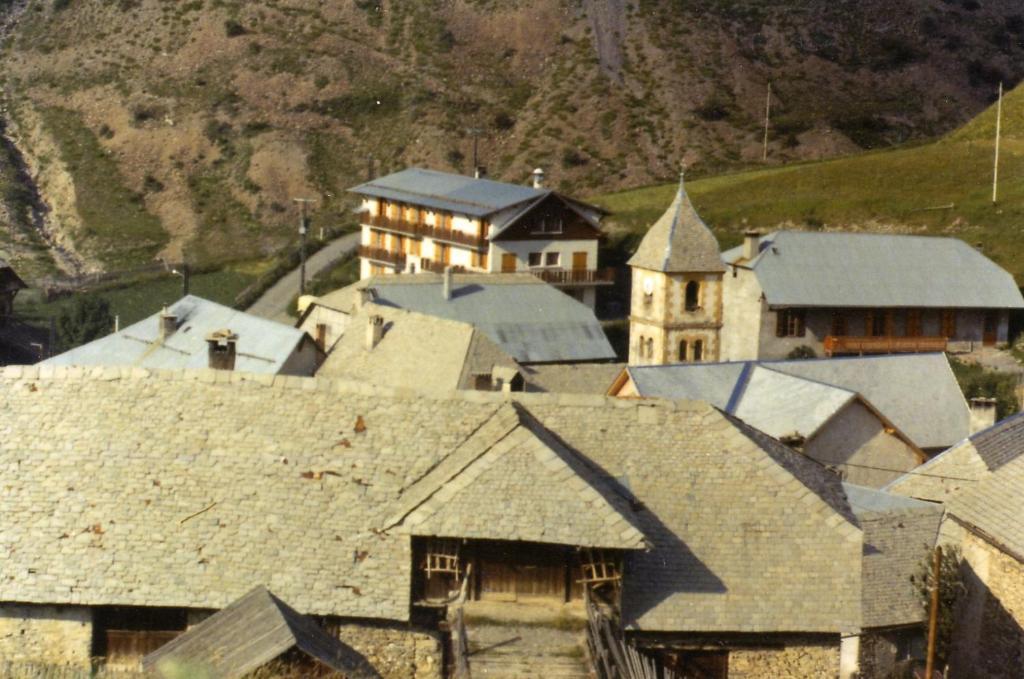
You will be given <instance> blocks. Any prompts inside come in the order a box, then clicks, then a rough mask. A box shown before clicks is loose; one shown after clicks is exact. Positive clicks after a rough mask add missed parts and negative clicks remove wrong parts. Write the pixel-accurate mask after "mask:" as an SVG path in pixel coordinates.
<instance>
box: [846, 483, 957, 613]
mask: <svg viewBox="0 0 1024 679" xmlns="http://www.w3.org/2000/svg"><path fill="white" fill-rule="evenodd" d="M843 488H844V489H845V490H846V495H847V498H848V499H849V501H850V505H851V506H852V507H853V511H854V512H855V513H856V515H857V519H858V520H859V521H860V524H861V527H862V529H863V531H864V557H863V563H862V568H863V576H862V577H863V586H864V589H863V601H864V621H863V622H864V627H866V628H872V627H894V626H898V625H909V624H914V623H920V622H924V620H925V619H926V618H927V612H926V611H925V609H924V606H922V604H921V597H920V594H919V593H918V591H917V587H916V586H915V585H914V584H913V583H912V582H911V580H910V578H911V576H917V575H919V574H920V572H921V569H922V567H923V564H925V563H926V562H927V560H928V555H929V554H930V552H931V550H932V549H933V548H934V547H935V542H936V539H937V538H938V534H939V524H940V523H941V522H942V514H943V508H942V505H940V504H934V503H931V502H921V501H919V500H911V499H909V498H904V497H900V496H896V495H892V494H890V493H886V492H883V491H879V490H875V489H873V488H865V487H863V486H856V485H854V484H850V483H844V484H843Z"/></svg>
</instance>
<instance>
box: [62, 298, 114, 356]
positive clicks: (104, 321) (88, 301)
mask: <svg viewBox="0 0 1024 679" xmlns="http://www.w3.org/2000/svg"><path fill="white" fill-rule="evenodd" d="M113 329H114V317H113V316H112V315H111V314H110V304H109V303H108V302H107V300H105V299H103V298H102V297H93V296H91V295H79V296H78V297H76V298H75V302H74V304H72V305H71V307H70V308H68V309H65V310H64V311H62V312H61V314H60V316H58V317H57V341H58V343H59V344H60V347H61V349H62V350H64V351H67V350H68V349H73V348H75V347H77V346H81V345H83V344H85V343H86V342H91V341H93V340H94V339H98V338H100V337H103V336H105V335H108V334H110V333H111V332H112V331H113Z"/></svg>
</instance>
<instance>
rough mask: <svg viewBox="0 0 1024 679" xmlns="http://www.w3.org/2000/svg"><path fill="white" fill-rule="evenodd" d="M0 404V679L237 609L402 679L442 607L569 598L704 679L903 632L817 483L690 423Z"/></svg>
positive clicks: (776, 667)
mask: <svg viewBox="0 0 1024 679" xmlns="http://www.w3.org/2000/svg"><path fill="white" fill-rule="evenodd" d="M0 399H2V401H3V403H4V411H5V418H4V423H5V434H4V437H3V438H2V439H0V479H2V482H3V485H4V487H5V488H7V489H8V492H5V493H3V494H0V551H2V553H3V554H4V555H5V562H4V573H5V577H4V578H3V579H2V580H0V656H2V657H4V658H5V659H8V660H10V661H18V660H31V661H49V662H57V663H70V664H75V665H78V666H86V665H88V663H89V662H90V660H89V659H90V657H92V656H94V655H106V656H107V657H111V656H114V657H119V658H120V659H121V661H122V662H129V661H131V660H132V658H133V657H134V659H135V660H136V661H137V660H138V658H139V656H141V655H142V654H144V653H146V652H148V651H150V650H153V648H154V647H155V646H157V645H162V644H163V643H165V642H166V640H167V638H168V635H170V636H173V635H175V634H180V633H181V632H183V631H185V630H186V629H188V628H190V627H194V626H195V625H197V624H198V623H200V622H201V621H202V620H203V619H206V618H207V617H208V616H209V615H210V614H211V613H212V612H213V611H215V610H217V609H221V608H223V607H225V606H227V605H228V604H230V603H231V602H233V601H235V600H236V599H238V598H239V597H241V596H243V595H244V594H245V593H246V592H249V591H250V590H252V588H253V587H257V586H260V585H262V586H264V587H266V588H268V589H269V590H270V591H272V592H274V594H275V595H276V596H278V597H280V599H281V600H282V601H286V602H288V604H289V606H291V607H293V608H294V609H295V610H296V611H298V612H299V613H302V614H304V615H313V616H318V619H319V620H320V621H322V623H323V624H324V625H325V626H326V628H328V629H331V630H333V632H334V633H335V634H337V636H338V637H339V638H340V639H342V640H343V641H344V643H345V644H346V646H348V647H350V648H352V649H354V650H355V651H357V652H358V653H360V654H362V655H363V656H364V657H365V658H366V659H367V660H368V661H369V662H370V663H372V664H373V665H374V666H375V667H376V668H377V669H378V670H379V671H380V673H381V674H382V676H385V677H396V678H397V677H402V678H403V679H408V678H410V677H413V678H425V677H439V676H441V675H442V673H443V669H442V664H443V650H442V649H443V647H444V644H445V643H446V641H445V640H446V636H445V633H444V632H443V630H442V629H441V628H440V627H439V624H438V623H439V620H440V619H441V618H442V617H443V614H444V608H445V606H446V605H447V604H448V603H450V602H451V600H452V599H451V596H452V592H453V590H455V589H458V588H459V587H462V588H463V591H465V592H466V596H467V598H468V599H469V602H468V603H467V604H466V607H467V608H466V610H467V615H468V612H469V610H470V606H472V605H482V604H485V603H486V604H488V605H490V606H492V608H491V611H493V610H494V608H493V607H497V608H498V610H501V608H500V607H501V606H502V605H503V604H507V602H515V603H516V604H517V606H519V607H522V606H534V605H536V606H537V609H536V610H538V611H549V612H550V611H552V610H554V611H561V610H572V609H573V608H575V610H577V611H579V610H580V608H581V604H580V602H581V598H582V597H583V596H584V593H585V592H589V594H590V595H591V597H592V598H593V599H597V600H600V601H602V602H603V605H606V606H608V607H610V608H611V609H612V611H613V613H614V617H613V618H612V619H615V620H619V621H620V622H619V623H617V624H618V625H619V626H620V629H621V630H622V633H624V634H625V639H626V641H627V643H628V644H629V646H630V647H631V648H633V649H637V650H638V651H639V652H640V653H642V654H644V655H645V656H646V657H648V658H652V659H654V660H656V661H657V662H659V663H661V664H662V665H663V666H666V667H687V666H693V665H694V664H697V665H699V666H701V667H710V668H712V670H711V671H712V673H711V674H710V675H708V676H712V677H730V676H731V677H740V676H742V677H773V678H779V677H783V678H784V677H794V678H795V677H807V676H836V675H840V676H842V677H843V679H846V678H847V677H850V676H852V675H853V674H854V673H855V672H856V671H857V667H858V663H859V662H860V661H861V659H862V656H863V655H864V653H865V652H866V651H864V650H863V649H872V650H871V653H872V654H877V652H878V644H875V643H874V642H872V640H871V639H872V636H873V635H878V634H880V633H881V632H882V631H884V630H885V629H888V628H887V627H885V626H886V625H897V626H903V625H905V624H914V623H915V620H916V619H913V620H909V621H908V618H907V616H906V615H902V614H901V615H897V616H891V617H888V618H886V617H884V616H880V615H878V614H877V613H873V612H872V610H876V611H877V609H872V608H871V606H884V605H885V603H884V602H880V601H874V599H873V597H875V596H877V595H879V594H880V593H882V592H886V594H885V596H886V597H890V596H891V594H890V593H889V592H888V590H887V589H885V587H883V586H882V585H881V584H879V585H878V586H875V584H873V583H872V582H871V578H872V577H874V576H873V575H872V573H876V572H878V570H881V571H884V573H883V575H884V578H885V582H888V583H890V585H889V586H895V587H898V586H899V585H901V584H902V585H904V586H906V587H910V586H911V584H910V582H909V579H906V578H902V577H901V578H895V577H894V576H893V575H892V573H891V572H890V570H889V569H887V568H882V569H874V568H871V567H869V561H866V560H865V555H866V554H867V555H874V554H876V553H877V552H876V551H874V550H876V549H878V550H880V552H881V553H883V554H884V553H886V550H885V548H884V545H882V546H878V545H874V543H872V542H870V540H872V539H875V538H872V537H871V535H872V534H873V533H872V530H873V529H871V528H870V527H868V523H867V522H866V521H865V520H864V519H863V518H862V515H863V512H862V511H861V509H858V507H857V504H855V503H854V502H853V501H852V500H851V499H850V495H849V493H848V491H847V490H845V489H844V488H843V486H842V485H841V483H840V481H839V478H838V476H836V475H835V474H833V473H831V472H829V471H828V470H826V469H825V468H824V467H822V466H821V465H819V464H817V463H815V462H813V461H811V460H809V459H807V458H806V457H804V456H802V455H800V454H798V453H795V452H794V451H792V450H790V449H789V448H787V447H785V446H783V445H781V444H779V443H778V442H777V441H775V440H774V439H772V438H770V437H768V436H767V435H765V434H763V433H761V432H759V431H757V430H755V429H753V428H751V427H749V426H748V425H746V424H744V423H742V422H740V421H739V420H737V419H735V418H734V417H732V416H730V415H727V414H724V413H722V412H720V411H718V410H716V409H714V408H712V407H710V406H708V405H707V404H705V403H700V402H685V401H684V402H664V401H660V402H659V401H650V402H648V401H640V400H630V399H615V398H604V397H596V396H591V395H580V396H572V395H566V394H530V393H520V394H517V393H513V394H501V393H485V392H477V391H463V392H453V393H451V394H449V395H447V396H446V397H444V398H439V397H438V396H432V395H430V394H427V393H420V392H414V391H412V390H410V389H399V390H389V389H385V388H379V387H373V386H371V385H368V384H366V383H358V382H347V381H343V380H341V381H338V380H329V379H322V378H299V377H283V376H272V375H253V374H245V373H240V372H229V371H216V370H209V371H207V370H179V371H153V370H147V369H141V368H137V367H97V368H77V367H71V368H69V367H64V366H49V365H43V366H32V367H8V368H5V369H4V370H3V372H2V374H0ZM667 442H671V445H666V443H667ZM724 459H727V460H729V461H730V464H728V465H723V464H722V462H721V461H722V460H724ZM859 504H863V502H860V503H859ZM858 512H861V515H860V516H859V515H858ZM871 545H874V546H871ZM869 546H870V548H869ZM282 555H286V556H287V558H284V559H282ZM880 558H881V557H880ZM873 593H874V594H873ZM900 596H903V595H902V594H901V595H900ZM872 601H874V603H871V602H872ZM467 619H470V620H471V618H468V617H467ZM879 621H881V622H879ZM876 624H877V625H881V627H876ZM156 632H160V633H161V634H162V635H163V636H160V635H156ZM468 633H469V636H470V638H471V639H472V638H473V635H474V627H473V623H472V622H470V623H469V625H468ZM541 640H542V641H543V637H541ZM894 648H895V646H894ZM531 652H532V651H531ZM132 654H135V655H134V656H133V655H132ZM889 655H890V656H891V657H895V655H896V651H895V650H894V651H892V652H891V653H890V654H889ZM864 659H865V660H866V659H867V658H866V657H865V658H864ZM471 662H482V661H481V660H480V659H473V658H471ZM481 674H487V673H486V672H481Z"/></svg>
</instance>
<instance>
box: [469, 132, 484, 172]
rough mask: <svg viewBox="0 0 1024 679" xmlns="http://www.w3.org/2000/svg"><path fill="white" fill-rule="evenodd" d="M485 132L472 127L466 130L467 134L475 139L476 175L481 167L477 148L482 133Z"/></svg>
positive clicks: (474, 161) (474, 163)
mask: <svg viewBox="0 0 1024 679" xmlns="http://www.w3.org/2000/svg"><path fill="white" fill-rule="evenodd" d="M481 132H483V130H481V129H480V128H478V127H470V128H468V129H467V130H466V133H467V134H469V135H470V136H472V137H473V172H474V173H476V171H477V168H479V167H480V165H479V162H478V156H477V148H478V145H479V143H480V133H481Z"/></svg>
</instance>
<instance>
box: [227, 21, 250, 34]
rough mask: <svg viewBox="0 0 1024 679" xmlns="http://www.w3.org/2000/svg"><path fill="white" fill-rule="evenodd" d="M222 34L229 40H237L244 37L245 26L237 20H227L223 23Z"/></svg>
mask: <svg viewBox="0 0 1024 679" xmlns="http://www.w3.org/2000/svg"><path fill="white" fill-rule="evenodd" d="M224 34H225V35H227V36H228V37H229V38H237V37H238V36H240V35H245V34H246V30H245V26H243V25H242V24H241V23H240V22H239V21H238V20H237V19H228V20H227V21H225V22H224Z"/></svg>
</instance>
